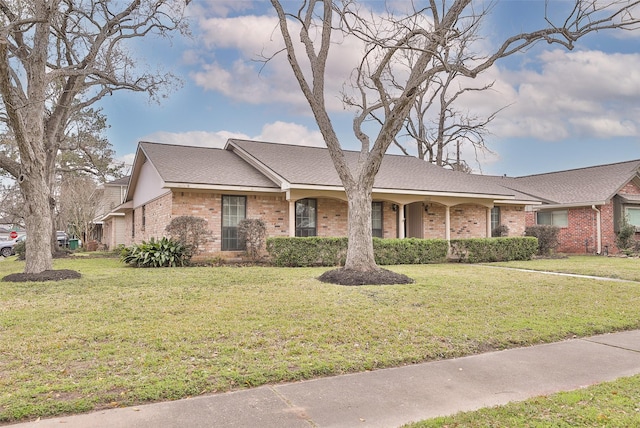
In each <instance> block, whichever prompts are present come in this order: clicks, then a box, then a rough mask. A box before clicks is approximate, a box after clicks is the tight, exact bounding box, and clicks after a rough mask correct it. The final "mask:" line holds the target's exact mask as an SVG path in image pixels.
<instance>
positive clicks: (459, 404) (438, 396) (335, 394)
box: [15, 331, 640, 428]
mask: <svg viewBox="0 0 640 428" xmlns="http://www.w3.org/2000/svg"><path fill="white" fill-rule="evenodd" d="M638 373H640V331H630V332H623V333H616V334H608V335H602V336H594V337H590V338H585V339H573V340H568V341H564V342H558V343H551V344H547V345H539V346H532V347H528V348H519V349H511V350H506V351H499V352H490V353H486V354H481V355H475V356H471V357H464V358H457V359H453V360H443V361H436V362H431V363H424V364H416V365H411V366H406V367H399V368H392V369H385V370H377V371H372V372H365V373H356V374H350V375H344V376H336V377H330V378H322V379H316V380H311V381H304V382H297V383H289V384H281V385H273V386H263V387H259V388H254V389H249V390H243V391H237V392H230V393H225V394H217V395H209V396H201V397H196V398H191V399H186V400H179V401H172V402H163V403H157V404H149V405H144V406H137V407H129V408H122V409H113V410H105V411H99V412H95V413H89V414H84V415H78V416H69V417H63V418H55V419H47V420H40V421H36V422H30V423H26V424H18V425H15V426H17V427H35V428H43V427H57V428H60V427H65V428H84V427H105V428H116V427H140V428H147V427H148V428H151V427H153V428H155V427H164V428H168V427H190V428H196V427H216V428H218V427H262V428H270V427H274V428H275V427H278V428H281V427H399V426H401V425H403V424H405V423H408V422H412V421H419V420H422V419H428V418H432V417H435V416H441V415H448V414H453V413H456V412H459V411H464V410H474V409H478V408H481V407H487V406H494V405H498V404H504V403H507V402H509V401H516V400H524V399H526V398H529V397H534V396H538V395H546V394H552V393H554V392H558V391H566V390H572V389H577V388H580V387H584V386H588V385H592V384H595V383H599V382H604V381H608V380H613V379H616V378H618V377H624V376H631V375H634V374H638Z"/></svg>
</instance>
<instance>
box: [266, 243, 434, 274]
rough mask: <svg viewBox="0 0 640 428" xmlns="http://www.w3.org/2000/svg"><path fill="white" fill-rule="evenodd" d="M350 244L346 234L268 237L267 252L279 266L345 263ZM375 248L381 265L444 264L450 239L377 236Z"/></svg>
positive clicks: (336, 264) (377, 261) (377, 259)
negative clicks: (343, 236)
mask: <svg viewBox="0 0 640 428" xmlns="http://www.w3.org/2000/svg"><path fill="white" fill-rule="evenodd" d="M347 243H348V240H347V238H346V237H345V238H319V237H309V238H289V237H278V238H268V239H267V252H268V253H269V256H270V257H271V261H272V263H273V264H274V265H276V266H288V267H304V266H341V265H344V263H345V259H346V257H347ZM373 251H374V255H375V259H376V263H377V264H379V265H399V264H421V263H440V262H444V261H445V260H446V258H447V241H445V240H444V239H414V238H410V239H381V238H373Z"/></svg>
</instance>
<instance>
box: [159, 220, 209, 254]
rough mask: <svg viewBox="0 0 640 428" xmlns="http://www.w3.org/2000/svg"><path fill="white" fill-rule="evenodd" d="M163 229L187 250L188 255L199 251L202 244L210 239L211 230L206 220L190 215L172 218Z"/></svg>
mask: <svg viewBox="0 0 640 428" xmlns="http://www.w3.org/2000/svg"><path fill="white" fill-rule="evenodd" d="M165 231H166V232H167V234H168V235H169V237H170V238H171V239H172V240H173V241H175V242H180V243H181V244H182V245H183V246H184V248H185V250H186V251H188V252H189V257H192V256H195V255H197V254H198V253H200V252H201V248H202V246H203V245H204V244H206V243H207V242H208V241H210V240H211V230H209V226H208V224H207V221H206V220H205V219H203V218H202V217H196V216H192V215H183V216H179V217H174V218H172V219H171V222H170V223H169V224H168V225H167V227H166V228H165Z"/></svg>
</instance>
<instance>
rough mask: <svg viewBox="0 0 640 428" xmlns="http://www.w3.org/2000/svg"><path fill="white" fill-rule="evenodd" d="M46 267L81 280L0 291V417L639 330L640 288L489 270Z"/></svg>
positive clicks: (620, 263) (611, 269)
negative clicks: (403, 278) (384, 273)
mask: <svg viewBox="0 0 640 428" xmlns="http://www.w3.org/2000/svg"><path fill="white" fill-rule="evenodd" d="M571 260H572V259H565V260H557V261H553V262H554V263H556V266H561V265H562V264H563V263H568V264H570V263H573V262H571ZM601 260H606V261H607V263H608V268H607V269H608V273H609V276H611V275H621V276H622V275H626V273H622V272H625V271H626V270H627V268H626V267H625V266H626V265H625V264H624V263H627V262H626V260H628V259H614V258H611V259H608V258H604V257H600V258H591V259H589V260H587V261H584V262H583V263H582V264H581V265H582V266H586V265H588V264H589V263H591V262H594V263H595V262H596V261H597V262H598V263H600V262H601ZM636 262H637V260H636ZM532 263H535V262H532ZM523 267H527V268H530V266H529V265H527V264H526V263H525V264H524V266H523ZM22 269H23V264H22V263H20V262H15V261H13V260H12V259H9V260H6V261H4V262H0V276H2V277H3V276H5V275H7V274H9V273H13V272H19V271H21V270H22ZM56 269H73V270H77V271H79V272H80V273H81V274H82V275H83V277H82V279H79V280H69V281H61V282H56V283H22V284H20V283H17V284H16V283H6V282H2V283H0V337H2V347H1V348H0V422H5V423H6V422H12V421H17V420H24V419H29V418H36V417H45V416H52V415H59V414H64V413H77V412H84V411H90V410H95V409H100V408H106V407H116V406H125V405H133V404H136V403H141V402H149V401H156V400H165V399H177V398H183V397H187V396H194V395H198V394H207V393H213V392H221V391H228V390H231V389H237V388H246V387H253V386H257V385H261V384H265V383H274V382H285V381H292V380H298V379H308V378H313V377H317V376H326V375H334V374H340V373H347V372H355V371H362V370H371V369H376V368H382V367H390V366H398V365H403V364H411V363H416V362H423V361H429V360H434V359H442V358H451V357H456V356H461V355H468V354H473V353H478V352H485V351H488V350H493V349H503V348H508V347H515V346H523V345H529V344H534V343H541V342H550V341H556V340H562V339H564V338H567V337H572V336H574V335H576V336H587V335H593V334H598V333H604V332H609V331H617V330H625V329H636V328H640V312H639V311H638V310H637V307H638V306H639V305H640V284H636V283H624V282H611V281H596V280H591V279H581V278H569V277H558V276H549V275H544V274H538V273H528V272H519V271H512V270H503V269H495V268H492V267H486V266H474V265H463V264H444V265H421V266H418V265H414V266H394V267H391V269H392V270H394V271H396V272H399V273H403V274H406V275H408V276H410V277H412V278H414V279H415V280H416V282H415V283H414V284H409V285H393V286H360V287H345V286H339V285H330V284H326V283H321V282H319V281H318V280H316V279H315V278H316V277H318V276H319V275H320V274H321V273H322V272H324V271H325V270H326V268H317V269H315V268H314V269H307V268H298V269H287V268H266V267H243V268H239V267H201V268H175V269H133V268H128V267H125V266H124V265H122V264H121V263H119V262H118V261H117V260H115V259H86V258H83V259H80V258H72V259H66V260H57V261H56ZM574 269H576V268H575V267H574ZM618 269H619V272H618ZM617 272H618V273H617Z"/></svg>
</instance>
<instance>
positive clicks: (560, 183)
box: [505, 160, 640, 204]
mask: <svg viewBox="0 0 640 428" xmlns="http://www.w3.org/2000/svg"><path fill="white" fill-rule="evenodd" d="M639 168H640V160H632V161H627V162H619V163H612V164H607V165H598V166H592V167H586V168H579V169H572V170H567V171H558V172H551V173H546V174H536V175H528V176H524V177H517V178H513V179H507V180H506V183H505V185H507V186H509V187H511V188H513V189H516V190H519V191H521V192H524V193H527V194H530V195H532V196H535V197H537V198H540V199H543V200H547V201H549V202H551V203H556V204H576V203H583V202H598V201H601V202H602V201H607V200H609V199H610V198H612V197H613V196H615V194H616V193H618V192H619V191H620V189H621V188H622V187H623V186H624V185H625V184H627V183H628V182H629V181H630V180H631V179H632V178H633V177H635V176H636V174H637V173H638V170H639Z"/></svg>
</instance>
